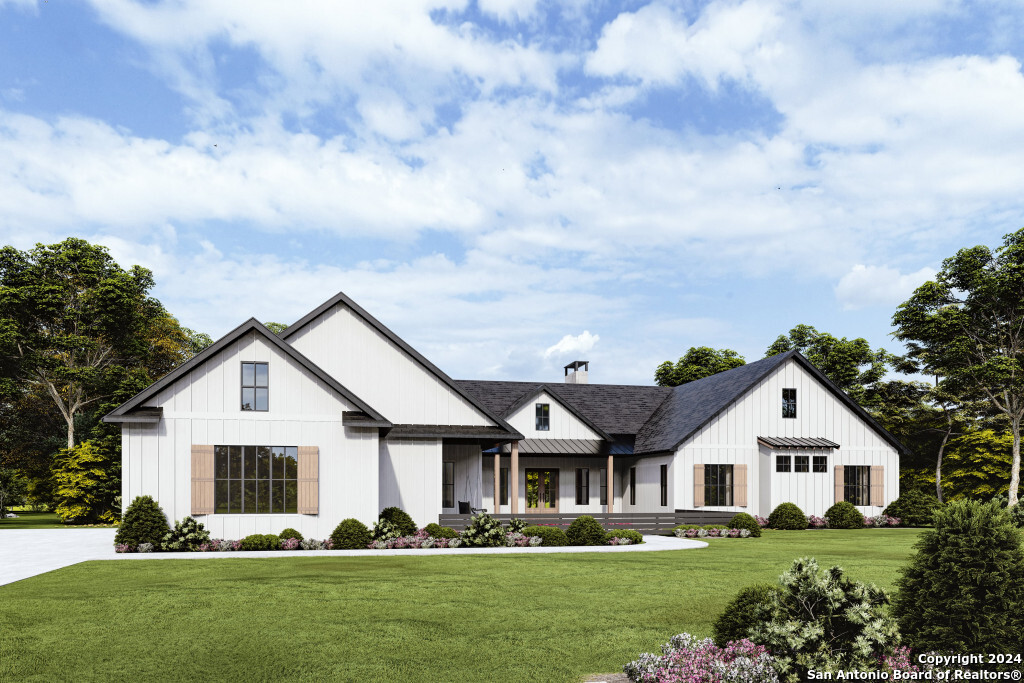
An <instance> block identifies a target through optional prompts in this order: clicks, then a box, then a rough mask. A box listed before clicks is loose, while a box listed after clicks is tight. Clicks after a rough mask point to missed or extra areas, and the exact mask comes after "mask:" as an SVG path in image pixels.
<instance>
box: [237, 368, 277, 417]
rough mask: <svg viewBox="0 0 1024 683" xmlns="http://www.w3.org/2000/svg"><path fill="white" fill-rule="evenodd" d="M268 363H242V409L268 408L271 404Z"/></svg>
mask: <svg viewBox="0 0 1024 683" xmlns="http://www.w3.org/2000/svg"><path fill="white" fill-rule="evenodd" d="M268 378H269V372H268V371H267V363H242V410H268V409H269V405H270V389H269V380H268Z"/></svg>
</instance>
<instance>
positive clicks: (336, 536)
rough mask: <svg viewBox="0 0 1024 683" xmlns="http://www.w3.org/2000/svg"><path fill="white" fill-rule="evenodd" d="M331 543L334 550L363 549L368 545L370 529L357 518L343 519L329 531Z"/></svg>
mask: <svg viewBox="0 0 1024 683" xmlns="http://www.w3.org/2000/svg"><path fill="white" fill-rule="evenodd" d="M331 544H332V546H333V548H334V549H335V550H363V549H364V548H366V546H368V545H370V530H369V529H367V528H366V525H365V524H363V523H362V522H360V521H359V520H358V519H352V518H351V517H350V518H348V519H343V520H341V523H340V524H338V526H336V527H334V531H333V532H331Z"/></svg>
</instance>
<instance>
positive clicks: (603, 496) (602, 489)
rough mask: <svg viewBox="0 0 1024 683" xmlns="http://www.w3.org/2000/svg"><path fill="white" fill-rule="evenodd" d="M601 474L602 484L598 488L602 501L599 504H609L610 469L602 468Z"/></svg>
mask: <svg viewBox="0 0 1024 683" xmlns="http://www.w3.org/2000/svg"><path fill="white" fill-rule="evenodd" d="M600 474H601V485H600V486H599V487H598V488H599V489H600V494H601V502H600V503H598V505H607V504H608V470H607V469H602V470H600Z"/></svg>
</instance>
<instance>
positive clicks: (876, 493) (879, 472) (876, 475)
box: [871, 465, 885, 507]
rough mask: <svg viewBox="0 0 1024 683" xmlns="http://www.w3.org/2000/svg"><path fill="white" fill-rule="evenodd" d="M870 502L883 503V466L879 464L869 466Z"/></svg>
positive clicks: (879, 504) (878, 504)
mask: <svg viewBox="0 0 1024 683" xmlns="http://www.w3.org/2000/svg"><path fill="white" fill-rule="evenodd" d="M871 504H872V505H876V506H878V507H881V506H883V505H885V468H884V467H882V466H881V465H879V466H877V467H872V468H871Z"/></svg>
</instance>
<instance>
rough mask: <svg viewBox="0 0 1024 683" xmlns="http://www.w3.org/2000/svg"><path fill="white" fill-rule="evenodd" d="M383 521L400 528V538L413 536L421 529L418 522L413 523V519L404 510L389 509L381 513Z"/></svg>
mask: <svg viewBox="0 0 1024 683" xmlns="http://www.w3.org/2000/svg"><path fill="white" fill-rule="evenodd" d="M379 518H380V519H381V520H386V521H388V522H391V523H392V524H394V525H395V526H396V527H398V531H399V534H398V535H399V536H412V535H413V534H415V533H416V531H417V529H419V527H417V526H416V522H414V521H412V517H410V516H409V513H407V512H406V511H405V510H403V509H402V508H396V507H388V508H384V509H383V510H381V511H380V517H379Z"/></svg>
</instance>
